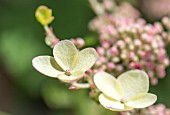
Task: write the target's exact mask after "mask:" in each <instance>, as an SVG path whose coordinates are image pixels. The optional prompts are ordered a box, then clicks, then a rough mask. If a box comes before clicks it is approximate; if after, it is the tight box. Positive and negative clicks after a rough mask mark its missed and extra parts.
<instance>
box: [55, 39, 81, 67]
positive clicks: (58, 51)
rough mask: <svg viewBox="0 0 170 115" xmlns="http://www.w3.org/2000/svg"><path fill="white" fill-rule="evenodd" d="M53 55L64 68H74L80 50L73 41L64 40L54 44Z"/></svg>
mask: <svg viewBox="0 0 170 115" xmlns="http://www.w3.org/2000/svg"><path fill="white" fill-rule="evenodd" d="M53 55H54V58H55V60H56V61H57V63H58V64H59V65H60V66H61V67H62V68H63V69H64V70H72V68H73V67H74V66H75V64H76V61H77V58H78V51H77V49H76V47H75V45H74V44H73V43H72V42H71V41H69V40H63V41H61V42H58V43H57V44H56V45H55V46H54V49H53Z"/></svg>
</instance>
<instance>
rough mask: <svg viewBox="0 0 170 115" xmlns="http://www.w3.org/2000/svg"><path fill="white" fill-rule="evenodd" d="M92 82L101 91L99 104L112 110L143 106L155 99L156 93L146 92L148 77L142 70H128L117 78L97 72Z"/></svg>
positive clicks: (150, 103) (153, 101) (148, 104)
mask: <svg viewBox="0 0 170 115" xmlns="http://www.w3.org/2000/svg"><path fill="white" fill-rule="evenodd" d="M94 83H95V85H96V86H97V88H98V89H99V90H100V91H101V92H102V93H101V94H100V95H99V102H100V103H101V105H103V106H104V107H105V108H106V109H110V110H113V111H126V110H131V109H133V108H145V107H148V106H150V105H152V104H153V103H155V101H156V100H157V96H156V95H154V94H151V93H148V90H149V78H148V76H147V74H146V73H145V72H144V71H142V70H130V71H128V72H125V73H123V74H121V75H120V76H119V77H118V78H117V79H116V78H115V77H113V76H112V75H110V74H108V73H106V72H98V73H96V74H95V76H94Z"/></svg>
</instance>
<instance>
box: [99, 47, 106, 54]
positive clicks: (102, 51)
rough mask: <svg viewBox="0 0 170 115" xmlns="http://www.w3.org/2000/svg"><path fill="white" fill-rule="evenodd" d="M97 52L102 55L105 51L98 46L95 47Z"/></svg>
mask: <svg viewBox="0 0 170 115" xmlns="http://www.w3.org/2000/svg"><path fill="white" fill-rule="evenodd" d="M97 53H98V54H99V55H104V53H105V51H104V49H103V48H102V47H98V48H97Z"/></svg>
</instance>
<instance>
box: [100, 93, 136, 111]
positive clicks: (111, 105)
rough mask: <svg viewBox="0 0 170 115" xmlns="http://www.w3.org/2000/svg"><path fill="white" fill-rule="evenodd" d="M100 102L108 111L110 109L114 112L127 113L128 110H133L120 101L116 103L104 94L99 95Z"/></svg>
mask: <svg viewBox="0 0 170 115" xmlns="http://www.w3.org/2000/svg"><path fill="white" fill-rule="evenodd" d="M99 102H100V104H101V105H103V106H104V107H105V108H106V109H110V110H112V111H126V110H131V109H133V108H131V107H127V106H125V105H124V104H122V103H120V101H116V100H114V99H111V98H109V97H107V96H105V95H104V94H100V95H99Z"/></svg>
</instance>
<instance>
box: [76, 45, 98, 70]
mask: <svg viewBox="0 0 170 115" xmlns="http://www.w3.org/2000/svg"><path fill="white" fill-rule="evenodd" d="M97 57H98V54H97V52H96V50H95V49H94V48H86V49H83V50H81V51H80V52H79V57H78V60H77V63H76V65H75V67H74V69H73V71H77V70H78V71H84V72H85V71H87V70H88V69H89V68H91V67H92V66H93V65H94V63H95V62H96V60H97Z"/></svg>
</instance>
